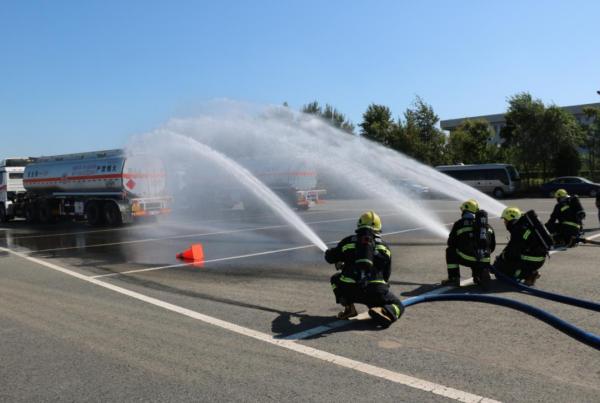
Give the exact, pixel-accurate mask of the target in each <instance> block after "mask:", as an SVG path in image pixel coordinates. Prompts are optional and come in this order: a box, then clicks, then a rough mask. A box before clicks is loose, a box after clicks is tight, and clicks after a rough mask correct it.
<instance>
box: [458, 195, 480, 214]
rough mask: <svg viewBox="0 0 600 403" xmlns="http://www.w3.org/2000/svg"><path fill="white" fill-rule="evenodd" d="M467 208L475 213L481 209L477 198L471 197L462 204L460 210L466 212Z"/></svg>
mask: <svg viewBox="0 0 600 403" xmlns="http://www.w3.org/2000/svg"><path fill="white" fill-rule="evenodd" d="M465 210H466V211H470V212H471V213H473V214H475V213H476V212H477V211H479V203H477V200H475V199H469V200H467V201H466V202H464V203H463V204H461V205H460V211H462V212H464V211H465Z"/></svg>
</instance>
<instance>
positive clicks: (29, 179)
mask: <svg viewBox="0 0 600 403" xmlns="http://www.w3.org/2000/svg"><path fill="white" fill-rule="evenodd" d="M0 170H1V167H0ZM165 176H166V175H165V170H164V167H163V164H162V162H161V161H160V160H159V159H158V158H156V157H152V156H149V155H129V154H127V153H126V152H125V151H124V150H106V151H96V152H86V153H78V154H66V155H55V156H49V157H39V158H31V159H30V160H29V161H28V163H26V165H25V167H24V169H23V179H22V180H23V188H24V191H22V192H13V194H12V195H10V199H11V200H10V204H9V205H5V206H4V207H5V208H4V209H2V210H3V211H0V220H2V219H4V220H5V221H6V220H8V219H11V218H14V217H24V218H25V219H27V221H30V222H42V223H51V222H54V221H56V220H57V219H58V218H61V217H71V218H75V219H87V221H88V223H89V224H91V225H100V224H106V225H119V224H121V223H131V222H133V221H134V220H135V219H136V218H137V217H148V216H157V215H161V214H165V213H168V212H170V204H171V198H170V197H169V196H168V195H167V194H166V193H165V187H166V186H165ZM7 199H8V197H7ZM0 209H1V207H0ZM2 213H3V214H2Z"/></svg>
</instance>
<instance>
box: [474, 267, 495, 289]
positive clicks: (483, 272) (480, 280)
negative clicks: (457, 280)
mask: <svg viewBox="0 0 600 403" xmlns="http://www.w3.org/2000/svg"><path fill="white" fill-rule="evenodd" d="M491 281H492V278H491V276H490V269H488V268H481V269H474V270H473V283H475V285H478V286H480V287H481V288H482V289H484V290H487V289H489V287H490V283H491Z"/></svg>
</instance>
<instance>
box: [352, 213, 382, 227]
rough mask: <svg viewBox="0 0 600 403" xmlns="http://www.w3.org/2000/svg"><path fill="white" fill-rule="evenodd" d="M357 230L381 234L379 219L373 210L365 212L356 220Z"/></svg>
mask: <svg viewBox="0 0 600 403" xmlns="http://www.w3.org/2000/svg"><path fill="white" fill-rule="evenodd" d="M356 226H357V228H370V229H372V230H373V231H375V232H381V218H379V216H378V215H377V213H375V212H374V211H373V210H370V211H366V212H364V213H362V215H361V216H360V217H359V219H358V223H356Z"/></svg>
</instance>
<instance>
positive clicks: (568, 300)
mask: <svg viewBox="0 0 600 403" xmlns="http://www.w3.org/2000/svg"><path fill="white" fill-rule="evenodd" d="M491 271H492V273H494V275H495V276H496V278H497V279H499V280H502V281H504V282H506V283H509V284H510V285H513V286H515V287H517V288H518V289H520V290H523V291H524V292H526V293H527V294H531V295H535V296H537V297H541V298H546V299H549V300H552V301H556V302H562V303H565V304H569V305H574V306H578V307H580V308H585V309H590V310H592V311H596V312H600V304H597V303H595V302H591V301H585V300H583V299H578V298H573V297H568V296H566V295H560V294H555V293H552V292H548V291H543V290H538V289H537V288H533V287H527V286H526V285H524V284H521V283H519V282H518V281H516V280H515V279H512V278H510V277H509V276H507V275H506V274H504V273H501V272H499V271H498V270H496V269H495V268H494V267H493V266H492V267H491Z"/></svg>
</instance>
